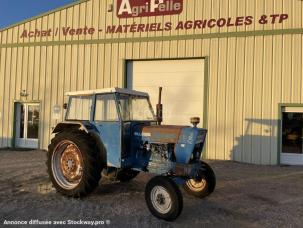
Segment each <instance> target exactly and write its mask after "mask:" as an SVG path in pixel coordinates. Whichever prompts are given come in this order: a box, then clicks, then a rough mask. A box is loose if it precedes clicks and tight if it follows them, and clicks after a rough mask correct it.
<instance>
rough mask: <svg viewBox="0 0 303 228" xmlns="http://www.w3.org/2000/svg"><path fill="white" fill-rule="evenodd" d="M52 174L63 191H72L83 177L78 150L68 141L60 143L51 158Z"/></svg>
mask: <svg viewBox="0 0 303 228" xmlns="http://www.w3.org/2000/svg"><path fill="white" fill-rule="evenodd" d="M52 172H53V176H54V178H55V180H56V182H57V183H58V184H59V185H60V186H61V187H62V188H64V189H73V188H75V187H76V186H77V185H78V184H79V183H80V181H81V179H82V176H83V159H82V155H81V152H80V150H79V148H78V147H77V146H76V145H75V143H73V142H72V141H69V140H64V141H62V142H60V143H59V144H58V145H57V146H56V147H55V149H54V153H53V156H52Z"/></svg>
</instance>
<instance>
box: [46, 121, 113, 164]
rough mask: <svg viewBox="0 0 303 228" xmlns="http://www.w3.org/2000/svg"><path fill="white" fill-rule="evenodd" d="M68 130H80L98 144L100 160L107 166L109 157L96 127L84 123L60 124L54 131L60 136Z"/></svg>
mask: <svg viewBox="0 0 303 228" xmlns="http://www.w3.org/2000/svg"><path fill="white" fill-rule="evenodd" d="M66 130H70V131H72V130H79V131H83V132H85V133H86V134H88V135H89V136H90V137H91V138H92V139H93V140H94V142H95V143H96V146H97V148H98V151H99V153H100V158H101V162H102V165H103V166H106V165H107V156H106V149H105V147H104V144H103V142H102V140H101V138H100V136H99V134H98V132H97V131H98V130H97V129H96V127H95V126H93V125H92V124H89V123H87V124H85V125H84V124H83V123H82V122H62V123H59V124H58V125H57V126H56V127H55V129H54V130H53V132H52V133H53V134H58V133H60V132H62V131H66Z"/></svg>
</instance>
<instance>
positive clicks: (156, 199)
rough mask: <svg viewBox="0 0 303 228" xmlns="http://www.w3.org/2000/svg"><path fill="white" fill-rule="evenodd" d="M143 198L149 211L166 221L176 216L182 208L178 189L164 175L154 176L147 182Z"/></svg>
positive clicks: (181, 198)
mask: <svg viewBox="0 0 303 228" xmlns="http://www.w3.org/2000/svg"><path fill="white" fill-rule="evenodd" d="M145 200H146V204H147V206H148V208H149V210H150V212H151V213H152V214H153V215H154V216H155V217H157V218H159V219H163V220H166V221H173V220H175V219H176V218H178V216H179V215H180V214H181V212H182V209H183V197H182V193H181V191H180V189H179V188H178V186H177V184H176V183H175V182H174V181H173V180H171V179H170V178H169V177H165V176H156V177H154V178H152V179H151V180H150V181H149V182H148V183H147V185H146V188H145Z"/></svg>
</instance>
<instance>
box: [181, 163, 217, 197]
mask: <svg viewBox="0 0 303 228" xmlns="http://www.w3.org/2000/svg"><path fill="white" fill-rule="evenodd" d="M200 176H201V180H195V179H188V180H187V181H186V182H185V184H184V186H183V187H184V190H185V191H186V192H187V193H188V194H190V195H193V196H196V197H198V198H204V197H206V196H208V195H210V194H211V193H212V192H213V191H214V190H215V187H216V175H215V173H214V171H213V169H212V168H211V167H210V166H209V165H208V164H207V163H206V162H203V161H202V167H201V170H200Z"/></svg>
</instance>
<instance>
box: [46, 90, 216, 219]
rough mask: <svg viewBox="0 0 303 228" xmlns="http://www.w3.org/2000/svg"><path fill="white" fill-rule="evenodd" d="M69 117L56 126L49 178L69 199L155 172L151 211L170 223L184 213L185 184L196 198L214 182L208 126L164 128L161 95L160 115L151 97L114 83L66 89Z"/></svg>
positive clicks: (149, 200)
mask: <svg viewBox="0 0 303 228" xmlns="http://www.w3.org/2000/svg"><path fill="white" fill-rule="evenodd" d="M67 96H68V97H69V99H68V103H67V104H65V108H66V109H67V110H66V114H65V118H64V121H63V122H61V123H59V124H57V126H56V127H55V128H54V130H53V138H52V140H51V144H50V145H49V148H48V153H47V168H48V173H49V177H50V179H51V181H52V183H53V185H54V187H55V188H56V190H57V191H58V192H60V193H62V194H64V195H66V196H70V197H83V196H86V195H87V194H89V193H91V192H92V191H93V190H94V189H95V188H96V187H97V186H98V183H99V181H100V179H101V176H102V177H104V176H105V177H106V176H107V177H109V179H110V180H113V181H121V182H128V181H130V180H131V179H133V178H135V177H136V176H137V175H138V174H139V173H140V172H148V173H152V174H154V177H152V178H151V179H150V180H149V181H148V183H147V184H146V187H145V200H146V203H147V206H148V208H149V210H150V212H151V213H152V214H153V215H154V216H156V217H158V218H160V219H164V220H167V221H173V220H175V219H176V218H177V217H178V216H179V215H180V214H181V211H182V208H183V197H182V194H181V191H180V188H179V187H182V188H184V189H185V191H186V192H188V193H189V194H192V195H194V196H196V197H199V198H203V197H206V196H208V195H209V194H211V193H212V192H213V191H214V189H215V185H216V178H215V174H214V171H213V170H212V168H211V167H210V166H209V165H208V164H207V163H205V162H204V161H202V160H201V154H202V150H203V146H204V143H205V138H206V134H207V130H205V129H201V128H198V127H197V126H198V124H199V121H200V120H199V118H198V117H193V118H191V124H192V126H173V125H161V122H162V104H161V92H160V96H159V104H158V105H157V114H155V113H154V111H153V108H152V105H151V102H150V99H149V95H148V94H147V93H144V92H138V91H134V90H128V89H120V88H110V89H101V90H93V91H79V92H69V93H67Z"/></svg>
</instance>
